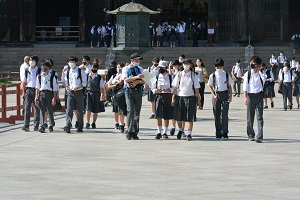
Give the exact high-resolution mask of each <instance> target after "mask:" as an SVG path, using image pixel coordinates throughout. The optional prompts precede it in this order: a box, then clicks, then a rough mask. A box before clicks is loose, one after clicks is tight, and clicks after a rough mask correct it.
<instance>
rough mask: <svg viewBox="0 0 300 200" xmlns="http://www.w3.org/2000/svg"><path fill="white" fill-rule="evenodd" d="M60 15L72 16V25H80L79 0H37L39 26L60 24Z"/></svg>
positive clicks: (37, 21)
mask: <svg viewBox="0 0 300 200" xmlns="http://www.w3.org/2000/svg"><path fill="white" fill-rule="evenodd" d="M60 17H71V20H70V26H78V24H79V0H38V1H36V15H35V22H36V25H37V26H58V25H59V19H60Z"/></svg>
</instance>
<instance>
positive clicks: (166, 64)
mask: <svg viewBox="0 0 300 200" xmlns="http://www.w3.org/2000/svg"><path fill="white" fill-rule="evenodd" d="M168 64H169V63H168V61H165V60H162V61H159V63H158V67H167V66H168Z"/></svg>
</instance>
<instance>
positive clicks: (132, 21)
mask: <svg viewBox="0 0 300 200" xmlns="http://www.w3.org/2000/svg"><path fill="white" fill-rule="evenodd" d="M157 10H158V11H153V10H150V9H149V8H147V7H145V6H144V5H142V4H139V3H135V2H134V1H132V2H130V3H128V4H125V5H123V6H121V7H119V8H117V9H115V10H113V11H109V10H106V9H104V11H105V12H106V13H107V14H113V15H117V22H116V43H117V47H116V50H138V49H141V48H145V47H149V16H150V14H158V13H160V12H161V11H160V9H157Z"/></svg>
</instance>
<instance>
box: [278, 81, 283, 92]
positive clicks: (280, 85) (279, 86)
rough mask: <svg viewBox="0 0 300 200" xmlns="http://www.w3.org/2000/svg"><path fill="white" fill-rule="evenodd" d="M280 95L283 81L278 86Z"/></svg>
mask: <svg viewBox="0 0 300 200" xmlns="http://www.w3.org/2000/svg"><path fill="white" fill-rule="evenodd" d="M278 93H279V94H282V81H280V83H279V85H278Z"/></svg>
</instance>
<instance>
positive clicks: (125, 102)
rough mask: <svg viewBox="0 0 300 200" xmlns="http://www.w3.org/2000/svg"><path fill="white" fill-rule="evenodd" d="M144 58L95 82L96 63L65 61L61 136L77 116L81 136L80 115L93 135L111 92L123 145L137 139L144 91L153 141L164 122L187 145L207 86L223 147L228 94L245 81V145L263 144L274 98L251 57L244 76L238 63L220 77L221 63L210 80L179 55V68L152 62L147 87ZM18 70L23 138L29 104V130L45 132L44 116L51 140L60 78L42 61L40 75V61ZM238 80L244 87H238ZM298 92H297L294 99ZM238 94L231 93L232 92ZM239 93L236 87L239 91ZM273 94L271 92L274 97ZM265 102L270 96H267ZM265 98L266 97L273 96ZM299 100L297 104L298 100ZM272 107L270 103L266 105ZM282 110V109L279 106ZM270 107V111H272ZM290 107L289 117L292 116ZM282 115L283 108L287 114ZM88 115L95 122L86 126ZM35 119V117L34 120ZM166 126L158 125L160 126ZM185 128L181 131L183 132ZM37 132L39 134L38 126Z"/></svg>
mask: <svg viewBox="0 0 300 200" xmlns="http://www.w3.org/2000/svg"><path fill="white" fill-rule="evenodd" d="M141 60H142V57H141V56H140V55H139V54H138V53H134V54H132V55H131V56H130V62H129V63H126V65H123V64H119V65H118V64H117V63H116V62H112V63H111V68H115V69H116V70H115V72H116V73H114V74H111V76H110V77H109V78H107V79H105V77H104V76H100V75H99V74H98V69H99V61H97V60H94V62H93V63H92V64H90V57H88V56H84V57H83V58H82V64H81V65H79V66H78V58H76V57H73V56H71V57H69V58H68V64H67V65H66V66H65V67H64V69H63V71H62V78H61V80H62V82H63V83H64V86H65V94H66V96H65V102H66V104H65V105H66V125H65V127H64V131H65V132H67V133H71V127H72V119H73V115H74V114H75V116H76V123H75V128H77V132H82V131H83V128H84V122H83V116H84V112H86V125H85V128H90V126H92V128H96V120H97V117H98V113H100V112H104V111H105V108H104V99H106V90H112V103H113V113H114V118H115V128H116V129H120V132H121V133H124V132H125V116H126V117H127V120H126V122H127V131H126V138H127V139H128V140H131V139H133V140H134V139H139V137H138V133H139V120H140V112H141V107H142V96H143V92H144V90H146V88H148V90H149V95H148V100H149V101H150V102H151V107H152V115H151V117H150V118H156V120H157V135H156V136H155V138H156V139H160V138H164V139H167V138H168V137H169V136H168V127H169V121H170V120H171V122H172V128H171V130H170V133H169V134H170V135H175V128H176V123H177V125H178V133H177V138H178V139H181V138H182V137H183V136H185V137H186V138H187V140H188V141H190V140H192V130H193V122H194V121H196V112H197V109H200V110H201V109H203V105H204V90H205V85H206V84H207V85H208V87H209V90H210V93H211V95H212V105H213V114H214V117H215V129H216V133H215V134H216V139H218V140H220V139H222V138H223V139H224V140H227V139H228V133H229V130H228V110H229V104H230V102H231V100H232V96H236V95H238V96H239V95H240V89H234V91H235V94H234V95H233V92H232V87H231V85H233V84H234V83H237V85H238V86H240V83H241V81H242V80H243V82H244V84H243V91H244V102H245V104H246V105H247V110H248V112H247V134H248V136H249V140H251V141H252V140H255V141H256V142H261V141H262V138H263V109H264V108H266V106H265V107H263V102H264V101H263V99H264V98H269V96H268V95H269V94H272V95H273V93H274V92H273V91H270V90H268V89H266V88H268V86H269V85H270V83H271V82H272V80H274V78H273V77H272V73H271V71H270V70H268V69H267V67H266V65H265V64H263V63H262V61H261V59H260V58H259V57H257V56H254V57H252V58H251V62H250V65H249V66H250V68H249V70H248V72H246V73H245V74H244V71H243V68H242V67H241V66H240V62H239V61H237V63H236V65H235V66H233V68H232V71H231V74H229V73H227V72H225V71H224V61H223V60H222V59H221V58H218V59H216V60H215V63H214V67H215V72H214V73H212V74H211V75H210V76H208V74H207V70H206V68H205V65H204V63H203V61H202V60H201V59H197V60H196V62H195V63H193V62H192V61H191V60H190V59H186V58H185V55H180V56H179V59H178V60H174V61H171V62H168V61H165V60H164V59H161V60H159V59H158V58H154V59H153V61H152V66H151V67H149V68H148V69H146V70H148V71H149V72H150V73H151V74H152V75H153V76H155V77H156V81H155V83H153V85H148V87H147V84H145V81H144V80H143V79H144V73H143V72H144V69H143V68H142V67H141V66H140V62H141ZM24 61H25V62H24V64H23V65H24V66H23V65H22V66H23V67H22V66H21V70H20V78H21V82H22V84H21V86H22V87H21V88H22V90H21V94H22V97H24V99H25V101H24V106H25V113H24V126H23V128H22V129H23V130H24V131H29V121H30V108H31V105H32V103H33V104H34V107H35V110H34V111H35V115H34V121H35V122H34V130H35V131H37V130H38V131H40V132H45V129H46V128H47V125H46V123H45V121H46V119H47V115H46V114H45V113H46V112H47V113H48V116H49V127H48V128H49V132H52V131H53V126H55V122H54V114H53V106H55V104H56V102H57V100H58V98H59V97H58V92H59V87H58V78H57V76H58V75H57V73H56V72H55V71H53V70H52V66H53V61H52V60H51V59H46V60H45V61H43V62H42V63H41V65H40V66H41V68H39V67H38V57H37V56H31V57H25V60H24ZM283 66H284V67H283V69H282V70H281V71H282V72H280V73H282V74H283V75H282V76H279V79H280V77H281V78H282V87H281V88H282V93H283V96H284V98H285V97H288V98H289V103H292V100H291V99H290V97H289V92H286V90H288V91H289V88H290V84H289V83H288V82H287V81H289V80H293V81H296V80H298V79H297V75H296V74H297V73H300V67H299V66H298V68H297V69H298V71H299V72H290V70H291V69H288V66H289V62H288V61H286V62H284V65H283ZM241 79H242V80H241ZM299 86H300V84H299V83H298V82H297V83H296V86H295V87H296V88H298V93H297V94H298V97H299V94H300V93H299ZM234 88H236V87H234ZM238 88H239V87H238ZM273 90H274V89H273ZM267 94H268V95H267ZM272 95H271V96H272ZM298 100H299V98H298ZM271 102H272V103H273V101H272V100H271ZM285 105H287V104H286V102H285ZM273 106H274V104H272V107H273ZM291 107H292V106H291V105H290V109H291ZM285 110H286V107H285ZM255 111H257V112H258V113H257V115H258V117H257V120H258V123H257V124H258V126H259V133H258V134H257V135H256V136H255V133H254V130H253V121H254V114H255ZM91 113H93V114H94V115H93V121H92V124H90V117H91ZM40 114H41V117H40ZM162 121H164V122H162ZM186 124H187V128H185V127H186ZM39 125H40V126H39Z"/></svg>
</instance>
